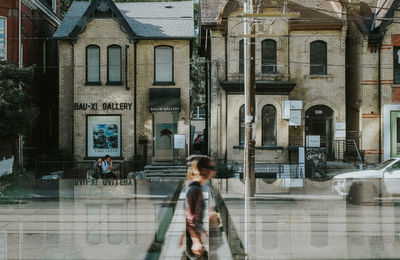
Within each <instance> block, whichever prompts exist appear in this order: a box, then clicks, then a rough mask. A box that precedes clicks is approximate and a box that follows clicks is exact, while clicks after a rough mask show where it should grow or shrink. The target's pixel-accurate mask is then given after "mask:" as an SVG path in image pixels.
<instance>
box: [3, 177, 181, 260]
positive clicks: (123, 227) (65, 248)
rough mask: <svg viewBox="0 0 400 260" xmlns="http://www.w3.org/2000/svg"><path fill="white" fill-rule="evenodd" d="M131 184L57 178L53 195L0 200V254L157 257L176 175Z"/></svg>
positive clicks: (173, 196) (176, 187)
mask: <svg viewBox="0 0 400 260" xmlns="http://www.w3.org/2000/svg"><path fill="white" fill-rule="evenodd" d="M132 182H134V181H133V180H132ZM135 182H136V181H135ZM53 184H54V183H53ZM136 184H137V185H122V184H119V183H114V184H109V183H106V184H104V183H103V182H101V181H99V182H98V183H97V184H96V185H86V184H85V182H82V183H79V182H75V181H74V180H60V181H59V183H58V186H59V197H58V198H51V199H46V200H44V199H29V200H25V201H24V202H25V203H23V204H0V216H1V217H0V227H1V230H0V259H38V260H43V259H51V260H56V259H158V258H159V255H160V252H161V249H162V247H163V242H164V240H165V236H166V233H167V230H168V227H169V225H170V223H171V219H172V216H173V215H174V211H175V202H176V200H177V199H178V197H177V194H178V196H179V193H180V192H181V189H182V181H179V180H161V181H160V180H155V179H154V180H150V179H149V180H140V181H137V183H136ZM135 187H136V188H135ZM19 223H23V229H20V228H19ZM20 230H21V235H20Z"/></svg>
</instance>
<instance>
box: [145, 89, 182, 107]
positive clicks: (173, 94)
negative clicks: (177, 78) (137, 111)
mask: <svg viewBox="0 0 400 260" xmlns="http://www.w3.org/2000/svg"><path fill="white" fill-rule="evenodd" d="M180 110H181V89H180V88H151V89H150V111H151V112H171V111H180Z"/></svg>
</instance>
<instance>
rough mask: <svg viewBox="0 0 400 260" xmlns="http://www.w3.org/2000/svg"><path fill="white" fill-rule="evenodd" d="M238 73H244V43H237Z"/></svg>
mask: <svg viewBox="0 0 400 260" xmlns="http://www.w3.org/2000/svg"><path fill="white" fill-rule="evenodd" d="M239 73H240V74H243V73H244V41H243V40H241V41H240V42H239Z"/></svg>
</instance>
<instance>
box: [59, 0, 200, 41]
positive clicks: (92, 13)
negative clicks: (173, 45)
mask: <svg viewBox="0 0 400 260" xmlns="http://www.w3.org/2000/svg"><path fill="white" fill-rule="evenodd" d="M94 2H96V3H97V4H96V3H94ZM101 2H103V3H104V4H106V5H103V6H101V5H100V6H98V4H99V3H101ZM96 17H100V18H101V17H110V18H111V19H115V20H118V22H119V23H120V27H121V29H122V30H123V31H124V32H126V33H127V34H128V35H129V39H130V40H132V39H183V40H187V39H192V38H194V22H193V3H192V1H177V2H126V3H116V4H114V3H113V1H112V0H94V1H93V2H92V3H90V2H88V1H74V2H73V3H72V5H71V6H70V8H69V9H68V12H67V13H66V15H65V17H64V19H63V21H62V23H61V25H60V26H59V27H58V29H57V31H56V32H55V33H54V35H53V37H54V38H57V39H68V40H70V41H71V42H74V41H76V40H77V39H78V35H79V34H80V33H82V32H83V31H84V30H85V27H86V25H87V23H88V22H89V21H91V20H92V19H94V18H96Z"/></svg>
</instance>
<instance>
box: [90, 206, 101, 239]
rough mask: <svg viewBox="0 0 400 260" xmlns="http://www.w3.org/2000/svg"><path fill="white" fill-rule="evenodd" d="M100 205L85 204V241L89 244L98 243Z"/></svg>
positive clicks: (99, 237)
mask: <svg viewBox="0 0 400 260" xmlns="http://www.w3.org/2000/svg"><path fill="white" fill-rule="evenodd" d="M100 206H101V205H98V204H96V205H86V210H87V213H86V216H87V242H88V243H89V244H91V245H97V244H99V243H100V240H101V234H100Z"/></svg>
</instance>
